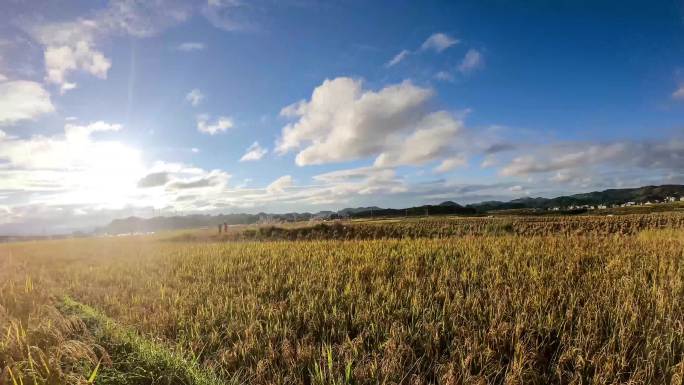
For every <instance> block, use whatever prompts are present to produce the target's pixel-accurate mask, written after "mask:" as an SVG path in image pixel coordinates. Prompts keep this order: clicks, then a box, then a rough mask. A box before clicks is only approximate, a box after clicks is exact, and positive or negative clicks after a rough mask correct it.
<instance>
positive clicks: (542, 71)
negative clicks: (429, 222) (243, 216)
mask: <svg viewBox="0 0 684 385" xmlns="http://www.w3.org/2000/svg"><path fill="white" fill-rule="evenodd" d="M0 11H1V12H2V14H3V15H5V17H4V19H5V20H6V21H7V22H6V23H3V25H1V26H0V174H1V176H0V212H4V213H5V214H4V215H3V216H2V217H3V219H0V231H2V232H20V233H21V232H36V226H34V225H33V224H35V223H41V224H42V225H41V230H40V231H44V230H45V229H47V230H45V231H69V230H72V229H77V228H88V227H89V226H95V225H98V224H102V223H104V222H106V221H108V220H110V219H111V218H114V217H118V216H122V215H132V214H134V215H141V216H149V215H153V214H159V213H161V214H168V213H174V212H175V213H177V212H181V213H195V212H205V213H218V212H224V213H228V212H258V211H270V212H287V211H294V210H297V211H318V210H323V209H339V208H343V207H348V206H358V205H379V206H384V207H402V206H406V205H413V204H425V203H438V202H440V201H443V200H447V199H451V200H456V201H459V202H462V203H470V202H475V201H481V200H489V199H503V200H507V199H512V198H517V197H521V196H552V195H560V194H566V193H574V192H581V191H590V190H595V189H604V188H612V187H631V186H639V185H644V184H663V183H683V182H684V173H683V172H682V170H683V166H684V124H683V123H682V122H684V9H683V7H682V4H681V3H680V2H677V1H672V2H668V1H662V2H657V3H646V2H642V1H639V2H637V1H620V2H617V1H615V2H612V1H599V2H575V1H558V2H546V1H461V2H446V1H445V2H428V1H415V2H408V1H405V2H400V1H392V2H381V1H376V2H363V1H340V2H319V1H314V0H299V1H297V0H293V1H244V2H243V1H238V0H208V1H181V0H154V1H135V0H111V1H71V2H60V3H56V2H50V1H31V2H26V1H18V0H9V1H6V2H3V4H2V5H0ZM247 154H249V155H247Z"/></svg>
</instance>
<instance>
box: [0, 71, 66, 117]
mask: <svg viewBox="0 0 684 385" xmlns="http://www.w3.org/2000/svg"><path fill="white" fill-rule="evenodd" d="M54 110H55V107H54V106H53V105H52V101H51V100H50V94H49V93H48V92H47V91H46V90H45V89H44V88H43V86H42V85H40V83H36V82H31V81H25V80H14V81H9V82H0V125H7V124H14V123H16V122H18V121H21V120H33V119H36V118H37V117H39V116H40V115H43V114H47V113H49V112H53V111H54Z"/></svg>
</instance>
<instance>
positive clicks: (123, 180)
mask: <svg viewBox="0 0 684 385" xmlns="http://www.w3.org/2000/svg"><path fill="white" fill-rule="evenodd" d="M118 130H121V126H120V125H117V124H109V123H105V122H95V123H92V124H89V125H72V124H67V125H65V127H64V134H63V135H55V136H49V137H46V136H41V135H36V136H32V137H30V138H25V139H24V138H16V137H15V138H7V139H5V140H2V141H0V158H3V159H5V160H6V161H7V163H6V165H5V167H3V168H2V169H0V179H2V181H3V188H4V189H5V190H9V191H15V192H17V193H20V194H27V192H35V194H34V195H35V197H33V196H31V197H32V199H34V200H36V201H41V202H43V203H44V204H76V203H78V204H87V203H93V202H95V203H97V204H103V205H110V204H111V205H121V204H125V203H126V202H124V201H123V200H122V199H124V198H125V197H126V195H127V194H128V193H130V192H131V191H132V190H133V189H134V188H135V183H136V182H137V180H138V179H139V178H140V175H141V174H142V173H143V172H144V167H143V164H142V162H141V154H140V152H139V151H137V150H136V149H134V148H131V147H129V146H127V145H125V144H123V143H121V142H118V141H115V140H100V139H97V138H93V134H94V133H96V132H105V131H108V132H112V131H118Z"/></svg>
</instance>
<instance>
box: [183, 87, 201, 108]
mask: <svg viewBox="0 0 684 385" xmlns="http://www.w3.org/2000/svg"><path fill="white" fill-rule="evenodd" d="M185 100H187V101H188V102H189V103H190V104H192V106H193V107H196V106H198V105H199V104H200V103H202V101H203V100H204V94H203V93H202V91H200V90H199V89H197V88H195V89H193V90H192V91H190V92H188V94H187V95H185Z"/></svg>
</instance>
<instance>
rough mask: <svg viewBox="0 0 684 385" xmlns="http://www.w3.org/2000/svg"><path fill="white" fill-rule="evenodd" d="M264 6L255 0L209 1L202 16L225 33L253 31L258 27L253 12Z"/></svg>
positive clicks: (203, 9)
mask: <svg viewBox="0 0 684 385" xmlns="http://www.w3.org/2000/svg"><path fill="white" fill-rule="evenodd" d="M262 6H263V4H259V3H258V2H256V1H254V0H253V1H241V0H207V2H206V5H205V6H204V7H202V15H204V17H205V18H206V19H207V20H208V21H209V23H210V24H211V25H213V26H214V27H216V28H219V29H222V30H224V31H240V30H253V29H255V28H256V25H255V24H254V21H253V16H254V15H253V13H254V12H251V11H253V10H255V9H259V8H261V7H262Z"/></svg>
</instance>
